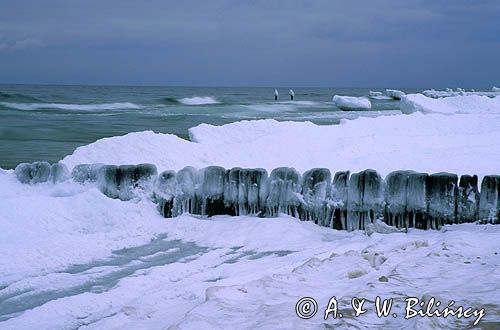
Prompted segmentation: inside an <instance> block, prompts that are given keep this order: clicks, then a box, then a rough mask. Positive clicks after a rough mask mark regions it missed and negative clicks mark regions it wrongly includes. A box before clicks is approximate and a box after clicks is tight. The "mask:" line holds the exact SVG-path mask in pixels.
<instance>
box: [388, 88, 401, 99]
mask: <svg viewBox="0 0 500 330" xmlns="http://www.w3.org/2000/svg"><path fill="white" fill-rule="evenodd" d="M385 95H387V96H389V97H392V98H393V99H395V100H401V97H403V96H404V95H405V93H404V92H402V91H398V90H397V89H386V90H385Z"/></svg>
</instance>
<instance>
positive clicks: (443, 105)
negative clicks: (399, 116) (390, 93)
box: [399, 94, 500, 114]
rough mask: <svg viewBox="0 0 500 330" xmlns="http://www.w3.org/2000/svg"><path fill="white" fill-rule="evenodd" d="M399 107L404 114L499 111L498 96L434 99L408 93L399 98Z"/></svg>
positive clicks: (493, 112)
mask: <svg viewBox="0 0 500 330" xmlns="http://www.w3.org/2000/svg"><path fill="white" fill-rule="evenodd" d="M399 108H400V110H401V112H403V113H405V114H410V113H413V112H423V113H443V114H496V113H500V96H498V97H494V98H490V97H487V96H483V95H467V96H451V97H444V98H438V99H435V98H430V97H427V96H424V95H422V94H408V95H405V96H404V97H402V98H401V101H400V102H399Z"/></svg>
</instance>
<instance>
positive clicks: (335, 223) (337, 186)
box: [330, 171, 350, 229]
mask: <svg viewBox="0 0 500 330" xmlns="http://www.w3.org/2000/svg"><path fill="white" fill-rule="evenodd" d="M349 175H350V172H349V171H343V172H337V173H335V176H334V177H333V182H332V191H331V193H330V203H331V206H330V207H331V208H332V217H331V223H330V226H331V227H332V228H335V229H347V198H348V191H349Z"/></svg>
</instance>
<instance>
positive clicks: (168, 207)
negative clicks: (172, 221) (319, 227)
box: [153, 171, 179, 218]
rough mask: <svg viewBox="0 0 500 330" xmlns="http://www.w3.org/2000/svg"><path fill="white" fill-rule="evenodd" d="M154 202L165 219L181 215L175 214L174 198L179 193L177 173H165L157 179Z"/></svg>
mask: <svg viewBox="0 0 500 330" xmlns="http://www.w3.org/2000/svg"><path fill="white" fill-rule="evenodd" d="M153 189H154V190H153V193H154V196H153V198H154V200H155V202H156V203H158V210H159V211H160V214H161V215H163V216H164V217H165V218H171V217H173V216H176V215H179V214H176V213H174V211H175V210H174V198H175V196H176V193H177V180H176V175H175V171H163V172H161V173H160V175H158V178H156V180H155V183H154V188H153Z"/></svg>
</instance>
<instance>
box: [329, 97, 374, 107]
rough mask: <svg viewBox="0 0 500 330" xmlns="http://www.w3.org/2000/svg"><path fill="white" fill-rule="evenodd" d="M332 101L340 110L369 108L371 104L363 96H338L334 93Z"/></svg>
mask: <svg viewBox="0 0 500 330" xmlns="http://www.w3.org/2000/svg"><path fill="white" fill-rule="evenodd" d="M332 102H333V103H334V104H335V106H337V108H339V109H341V110H346V111H350V110H370V109H371V108H372V104H371V102H370V100H368V99H367V98H365V97H353V96H340V95H335V96H334V97H333V99H332Z"/></svg>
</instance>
